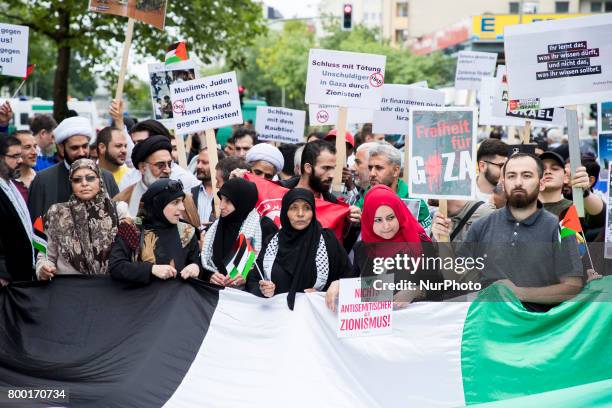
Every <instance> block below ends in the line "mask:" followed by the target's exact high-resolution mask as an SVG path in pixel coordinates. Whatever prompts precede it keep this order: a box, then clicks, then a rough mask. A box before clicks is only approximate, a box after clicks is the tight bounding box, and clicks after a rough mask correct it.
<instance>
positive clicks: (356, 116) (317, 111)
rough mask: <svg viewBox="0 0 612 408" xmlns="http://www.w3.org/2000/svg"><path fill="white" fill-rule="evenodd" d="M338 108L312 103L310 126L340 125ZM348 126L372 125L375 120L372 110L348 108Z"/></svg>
mask: <svg viewBox="0 0 612 408" xmlns="http://www.w3.org/2000/svg"><path fill="white" fill-rule="evenodd" d="M338 109H339V108H338V107H337V106H333V105H325V104H318V103H311V104H310V105H308V117H309V120H308V123H309V124H310V126H334V125H336V124H337V123H338ZM346 111H347V116H346V118H347V119H346V122H347V123H348V124H362V123H371V122H372V120H373V118H374V111H373V110H372V109H359V108H347V110H346Z"/></svg>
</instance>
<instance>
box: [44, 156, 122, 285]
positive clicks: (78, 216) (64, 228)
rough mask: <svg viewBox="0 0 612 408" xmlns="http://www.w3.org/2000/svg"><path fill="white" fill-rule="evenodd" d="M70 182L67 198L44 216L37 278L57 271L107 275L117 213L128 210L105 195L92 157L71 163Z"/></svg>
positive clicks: (54, 273) (118, 217)
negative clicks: (43, 250)
mask: <svg viewBox="0 0 612 408" xmlns="http://www.w3.org/2000/svg"><path fill="white" fill-rule="evenodd" d="M70 182H71V186H72V195H71V196H70V199H69V200H68V201H67V202H65V203H58V204H54V205H52V206H51V208H49V211H48V212H47V214H46V215H45V217H44V227H45V233H46V235H47V254H46V256H45V254H43V253H39V254H38V260H37V262H36V276H37V277H38V279H40V280H48V279H50V278H52V277H53V276H54V275H56V274H58V275H61V274H84V275H105V274H107V271H108V256H109V253H110V249H111V246H112V244H113V241H114V240H115V235H116V234H117V226H118V224H119V219H120V218H121V217H120V213H121V214H125V212H126V210H127V208H124V207H123V206H122V205H120V206H119V207H117V204H116V203H113V201H112V200H111V199H110V198H109V197H108V195H107V194H106V192H105V190H104V183H101V182H100V169H99V168H98V166H97V165H96V164H95V163H94V162H93V160H90V159H79V160H76V161H75V162H74V163H72V165H71V166H70Z"/></svg>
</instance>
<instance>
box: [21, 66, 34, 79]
mask: <svg viewBox="0 0 612 408" xmlns="http://www.w3.org/2000/svg"><path fill="white" fill-rule="evenodd" d="M34 68H36V64H30V65H28V69H27V71H26V74H25V76H24V77H23V80H24V81H25V80H26V79H28V77H29V76H30V75H31V74H32V72H34Z"/></svg>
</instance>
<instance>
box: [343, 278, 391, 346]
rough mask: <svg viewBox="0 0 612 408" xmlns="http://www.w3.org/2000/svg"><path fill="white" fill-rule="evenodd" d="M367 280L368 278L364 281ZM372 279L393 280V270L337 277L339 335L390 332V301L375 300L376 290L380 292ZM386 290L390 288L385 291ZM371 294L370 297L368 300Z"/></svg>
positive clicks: (355, 335) (357, 335)
mask: <svg viewBox="0 0 612 408" xmlns="http://www.w3.org/2000/svg"><path fill="white" fill-rule="evenodd" d="M365 280H367V282H365ZM375 280H378V281H381V282H389V281H390V282H393V274H385V275H380V276H377V277H369V278H350V279H340V293H339V295H338V332H337V333H338V337H339V338H343V337H361V336H373V335H381V334H391V332H392V331H393V326H392V322H393V319H392V318H393V302H392V301H391V296H385V295H384V294H382V297H383V298H389V299H388V300H378V298H379V297H380V296H379V295H378V294H377V293H380V292H383V291H378V290H376V289H374V288H373V282H374V281H375ZM386 292H388V293H389V294H390V293H392V291H386ZM368 298H370V299H371V300H373V301H367V300H368Z"/></svg>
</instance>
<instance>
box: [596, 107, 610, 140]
mask: <svg viewBox="0 0 612 408" xmlns="http://www.w3.org/2000/svg"><path fill="white" fill-rule="evenodd" d="M597 125H598V127H599V133H612V101H611V102H602V103H600V104H599V106H598V107H597Z"/></svg>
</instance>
